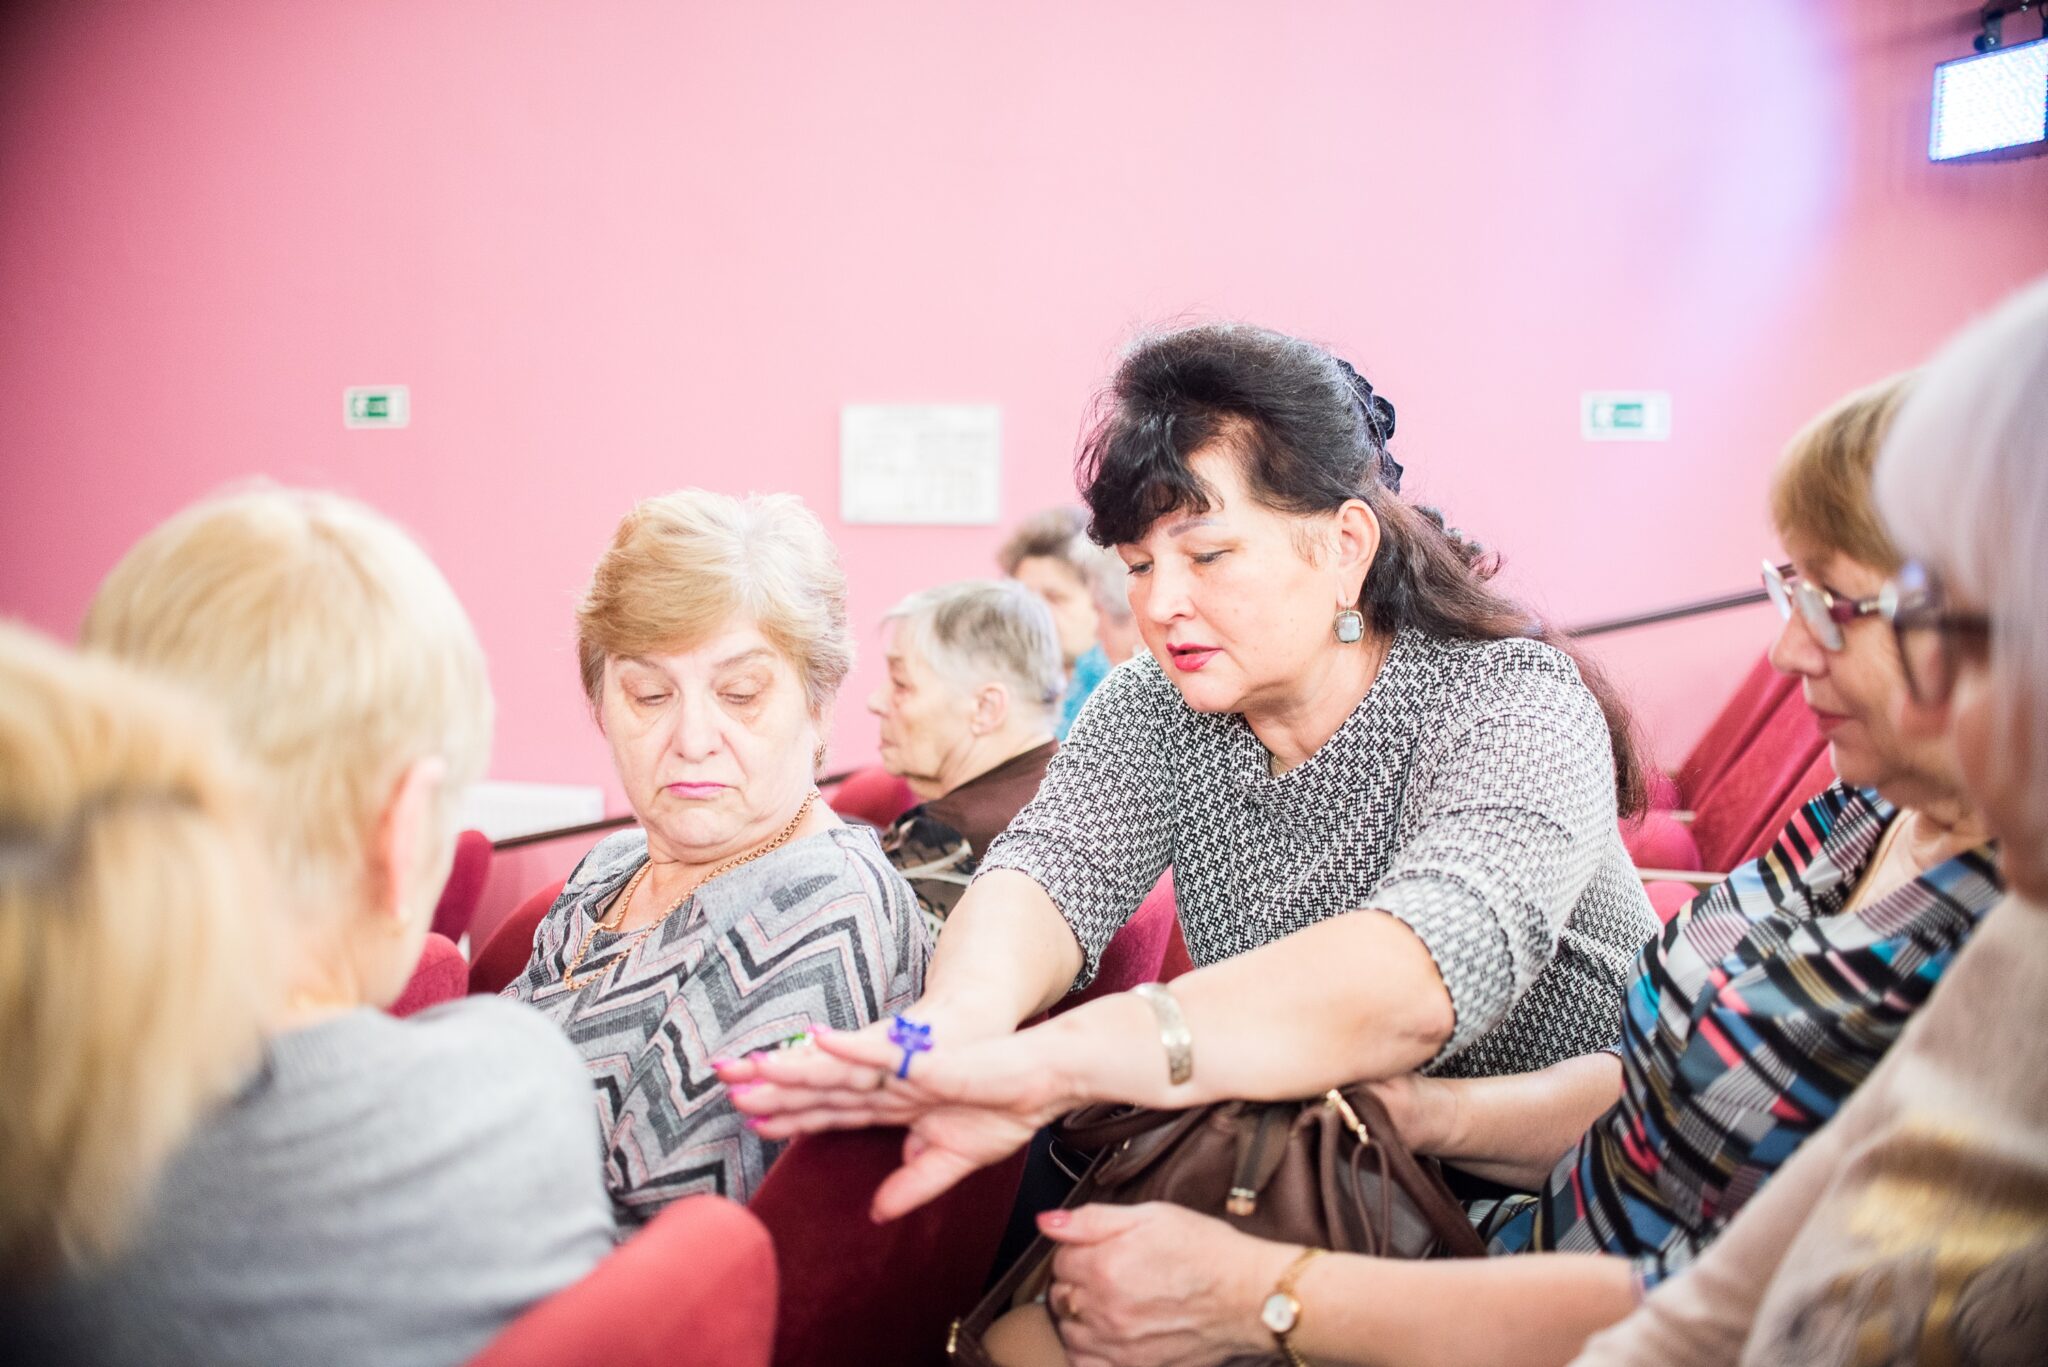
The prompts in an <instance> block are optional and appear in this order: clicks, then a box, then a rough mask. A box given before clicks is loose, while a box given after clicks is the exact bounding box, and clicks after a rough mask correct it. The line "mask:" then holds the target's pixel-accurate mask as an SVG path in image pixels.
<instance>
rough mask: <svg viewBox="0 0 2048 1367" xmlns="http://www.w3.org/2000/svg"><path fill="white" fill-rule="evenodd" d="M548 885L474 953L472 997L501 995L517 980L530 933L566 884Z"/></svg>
mask: <svg viewBox="0 0 2048 1367" xmlns="http://www.w3.org/2000/svg"><path fill="white" fill-rule="evenodd" d="M568 881H569V880H568V879H566V878H565V879H563V880H562V881H561V882H559V883H550V884H548V885H547V886H546V887H544V888H541V889H538V890H537V891H535V892H534V894H533V895H532V896H531V897H528V898H527V899H526V900H525V901H524V902H521V903H520V904H519V906H518V909H517V910H515V911H514V912H513V913H512V914H511V915H510V916H507V917H506V918H505V919H504V921H503V922H502V923H501V924H500V925H499V926H498V928H497V929H496V930H494V931H492V932H491V938H490V939H489V940H488V941H487V942H486V943H485V944H484V947H483V948H482V949H481V950H479V951H477V956H476V958H475V960H474V961H473V962H471V964H470V966H469V990H470V993H471V994H472V995H474V994H476V993H479V992H487V993H491V994H493V995H495V994H497V993H499V992H503V991H504V990H505V984H506V983H509V982H511V981H512V980H513V979H514V978H516V977H518V976H519V972H520V970H521V969H523V968H525V967H526V961H527V960H528V959H531V958H532V957H533V932H534V930H535V928H536V927H538V926H539V925H540V922H541V918H542V917H543V916H546V915H547V914H548V908H549V907H551V906H553V905H554V904H555V899H556V898H557V897H560V896H561V895H562V888H563V886H564V885H565V884H567V883H568Z"/></svg>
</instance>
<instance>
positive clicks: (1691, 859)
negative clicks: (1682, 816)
mask: <svg viewBox="0 0 2048 1367" xmlns="http://www.w3.org/2000/svg"><path fill="white" fill-rule="evenodd" d="M1621 843H1622V844H1623V845H1625V846H1627V847H1628V857H1629V858H1630V859H1631V860H1633V861H1634V862H1635V865H1636V867H1637V868H1643V869H1696V868H1698V867H1699V866H1700V846H1699V841H1698V840H1696V839H1694V838H1693V833H1692V828H1691V827H1690V826H1686V825H1683V824H1681V823H1680V822H1679V821H1677V820H1676V819H1674V818H1673V817H1672V815H1671V813H1670V812H1668V811H1658V810H1655V809H1653V810H1651V811H1647V812H1644V813H1643V814H1642V815H1641V816H1639V817H1634V818H1632V819H1630V820H1626V821H1623V822H1622V823H1621Z"/></svg>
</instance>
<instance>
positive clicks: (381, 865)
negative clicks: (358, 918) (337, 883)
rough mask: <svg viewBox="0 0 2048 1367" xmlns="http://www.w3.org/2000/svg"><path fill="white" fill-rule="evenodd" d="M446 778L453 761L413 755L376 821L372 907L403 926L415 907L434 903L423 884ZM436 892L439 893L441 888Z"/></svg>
mask: <svg viewBox="0 0 2048 1367" xmlns="http://www.w3.org/2000/svg"><path fill="white" fill-rule="evenodd" d="M447 779H448V764H447V761H445V760H443V759H442V758H441V757H440V756H439V755H429V756H427V757H425V758H424V759H416V760H414V761H413V762H412V763H411V764H408V765H407V766H406V767H405V770H404V772H402V773H401V774H399V776H398V782H397V783H395V784H393V785H392V787H391V795H390V796H389V797H388V798H386V799H385V802H384V811H383V814H382V815H381V816H380V817H379V818H378V820H377V833H376V838H375V841H374V843H373V845H372V847H371V850H370V861H371V870H370V871H371V876H372V879H373V887H374V890H375V891H374V895H375V899H376V900H375V904H374V906H373V907H372V910H373V912H374V913H375V915H376V916H377V918H378V919H379V920H388V921H390V922H392V923H393V924H394V926H395V927H396V928H398V929H401V930H402V929H406V928H408V926H409V922H410V918H411V917H412V915H413V910H414V908H415V907H418V906H420V905H426V906H429V907H431V906H432V905H433V897H430V896H428V893H429V891H430V890H429V889H427V888H424V887H422V886H420V884H421V883H422V881H423V880H424V877H425V875H426V870H425V869H424V868H423V867H422V866H421V860H422V857H423V856H424V855H425V854H426V850H427V845H428V842H430V841H432V840H433V839H434V838H435V834H436V832H435V816H436V812H435V806H436V801H437V799H438V798H439V797H440V794H441V785H442V784H443V783H445V782H446V781H447ZM431 892H432V893H433V894H434V896H438V895H439V893H440V889H438V888H435V889H431Z"/></svg>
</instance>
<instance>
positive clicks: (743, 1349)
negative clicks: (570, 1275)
mask: <svg viewBox="0 0 2048 1367" xmlns="http://www.w3.org/2000/svg"><path fill="white" fill-rule="evenodd" d="M775 1303H776V1273H775V1253H774V1250H773V1249H772V1248H770V1246H769V1242H768V1231H767V1230H766V1229H765V1228H764V1227H763V1226H762V1224H761V1222H760V1221H759V1220H758V1219H756V1218H755V1217H754V1216H753V1215H752V1214H751V1213H749V1212H748V1211H747V1210H746V1208H745V1207H743V1206H739V1205H735V1204H734V1203H733V1202H731V1201H728V1200H726V1199H725V1198H724V1197H722V1196H690V1197H686V1198H684V1199H683V1200H680V1201H677V1202H676V1203H675V1204H673V1205H671V1206H669V1207H668V1208H667V1209H666V1210H664V1211H662V1212H661V1214H659V1215H657V1216H655V1217H654V1219H653V1220H651V1221H650V1222H649V1223H648V1225H647V1227H646V1228H645V1229H643V1230H641V1231H640V1232H639V1233H638V1234H635V1235H634V1236H633V1237H632V1238H630V1239H628V1240H627V1241H626V1242H625V1243H624V1244H622V1245H620V1247H619V1249H618V1251H617V1252H615V1253H613V1254H612V1255H611V1256H610V1257H609V1258H606V1259H605V1260H604V1261H603V1262H602V1263H600V1264H598V1266H597V1270H596V1271H594V1272H592V1273H591V1274H590V1275H589V1276H587V1277H585V1278H584V1279H583V1280H582V1281H580V1282H578V1283H576V1284H575V1285H574V1286H572V1287H569V1288H568V1289H567V1290H565V1291H561V1292H558V1293H556V1294H555V1295H554V1296H551V1297H550V1298H548V1299H547V1300H545V1301H542V1302H541V1303H540V1304H539V1305H537V1306H535V1307H534V1308H533V1309H531V1310H529V1311H527V1312H526V1314H525V1315H523V1316H521V1317H520V1318H519V1319H518V1320H516V1321H514V1322H513V1324H512V1326H511V1327H510V1328H509V1329H507V1330H505V1332H503V1333H502V1334H500V1335H498V1337H497V1338H496V1339H495V1340H494V1341H493V1342H492V1343H491V1345H490V1346H489V1347H488V1348H486V1349H484V1351H483V1353H482V1354H481V1355H479V1356H478V1357H476V1358H474V1359H473V1360H472V1362H471V1367H669V1364H671V1363H684V1362H686V1363H689V1364H690V1367H768V1361H769V1351H770V1348H771V1345H772V1344H773V1342H774V1334H775Z"/></svg>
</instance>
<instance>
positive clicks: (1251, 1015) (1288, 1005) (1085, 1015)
mask: <svg viewBox="0 0 2048 1367" xmlns="http://www.w3.org/2000/svg"><path fill="white" fill-rule="evenodd" d="M950 933H951V931H950V929H949V930H948V934H950ZM1173 993H1174V996H1175V998H1176V999H1177V1000H1178V1002H1179V1004H1180V1008H1181V1013H1182V1014H1183V1015H1184V1016H1185V1017H1186V1020H1187V1025H1188V1028H1189V1031H1190V1033H1191V1034H1192V1035H1193V1037H1194V1072H1193V1075H1192V1076H1191V1077H1190V1078H1189V1080H1188V1081H1187V1082H1184V1083H1181V1084H1179V1085H1174V1084H1172V1083H1171V1082H1170V1081H1169V1079H1168V1072H1167V1066H1166V1056H1165V1052H1164V1049H1163V1047H1162V1045H1161V1042H1160V1029H1159V1024H1158V1021H1157V1019H1156V1018H1155V1017H1154V1016H1153V1014H1152V1011H1151V1008H1150V1007H1149V1006H1148V1005H1147V1004H1146V1003H1145V1002H1144V1001H1143V1000H1141V999H1139V998H1137V997H1135V996H1133V995H1131V994H1129V993H1123V994H1119V995H1117V996H1112V997H1105V998H1103V999H1101V1000H1100V1001H1095V1002H1090V1003H1089V1004H1088V1005H1086V1006H1083V1007H1080V1008H1077V1009H1076V1010H1073V1011H1070V1012H1068V1013H1067V1014H1066V1015H1064V1016H1061V1017H1060V1018H1058V1019H1057V1020H1054V1021H1051V1022H1049V1023H1047V1024H1046V1025H1042V1026H1039V1027H1037V1029H1036V1030H1034V1031H1032V1032H1031V1033H1032V1034H1034V1035H1037V1034H1040V1032H1043V1034H1042V1036H1041V1043H1042V1046H1043V1047H1044V1048H1045V1049H1046V1057H1047V1063H1048V1066H1050V1067H1051V1068H1053V1069H1054V1070H1055V1072H1056V1073H1057V1074H1058V1076H1059V1077H1060V1078H1061V1079H1062V1080H1063V1082H1064V1083H1065V1085H1066V1086H1067V1089H1068V1094H1069V1096H1068V1099H1069V1100H1071V1101H1073V1102H1074V1103H1076V1104H1079V1103H1082V1102H1087V1101H1127V1102H1133V1103H1136V1104H1139V1105H1147V1106H1161V1107H1183V1106H1196V1105H1202V1104H1204V1103H1207V1102H1211V1101H1219V1100H1223V1099H1226V1098H1232V1097H1241V1098H1244V1099H1247V1100H1253V1101H1281V1100H1289V1099H1292V1098H1295V1097H1302V1096H1310V1095H1313V1094H1315V1093H1317V1092H1321V1091H1324V1090H1326V1089H1328V1088H1331V1087H1338V1086H1343V1085H1346V1084H1349V1083H1352V1082H1357V1081H1361V1080H1368V1079H1375V1078H1384V1077H1391V1076H1394V1075H1396V1074H1399V1073H1405V1072H1411V1071H1413V1070H1414V1069H1416V1068H1418V1067H1420V1066H1422V1065H1423V1064H1425V1063H1427V1062H1429V1060H1430V1059H1432V1058H1434V1057H1435V1056H1436V1054H1437V1052H1438V1051H1439V1050H1440V1049H1441V1048H1442V1047H1443V1044H1444V1041H1445V1040H1447V1039H1449V1038H1450V1035H1451V1031H1452V1028H1453V1027H1454V1025H1455V1017H1454V1013H1453V1010H1452V1007H1451V999H1450V994H1449V993H1448V992H1447V991H1446V990H1445V988H1444V985H1443V980H1442V979H1441V978H1440V977H1439V976H1438V975H1437V970H1436V964H1435V962H1434V961H1433V960H1432V959H1431V958H1430V955H1429V951H1428V950H1427V949H1425V948H1424V947H1423V944H1422V941H1421V940H1419V939H1418V938H1416V936H1415V933H1414V932H1413V931H1411V930H1409V929H1408V927H1407V926H1405V925H1403V924H1402V923H1401V922H1399V921H1397V920H1396V919H1394V918H1393V917H1391V916H1388V915H1385V914H1384V913H1381V912H1360V913H1353V914H1349V915H1344V916H1337V917H1333V918H1331V919H1330V920H1327V921H1323V922H1321V923H1319V924H1317V925H1314V926H1310V927H1308V928H1307V929H1305V930H1300V931H1297V932H1295V933H1294V934H1292V935H1289V936H1286V937H1284V938H1282V939H1279V940H1275V941H1273V942H1272V943H1270V944H1267V945H1264V946H1261V947H1260V948H1258V949H1255V950H1252V951H1250V952H1249V953H1246V954H1240V955H1238V956H1236V957H1235V958H1232V959H1229V960H1226V961H1225V962H1223V963H1220V964H1215V965H1212V966H1211V967H1208V968H1203V969H1197V970H1196V971H1194V972H1192V973H1188V974H1186V975H1184V976H1182V977H1180V978H1177V979H1175V980H1174V983H1173Z"/></svg>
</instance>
